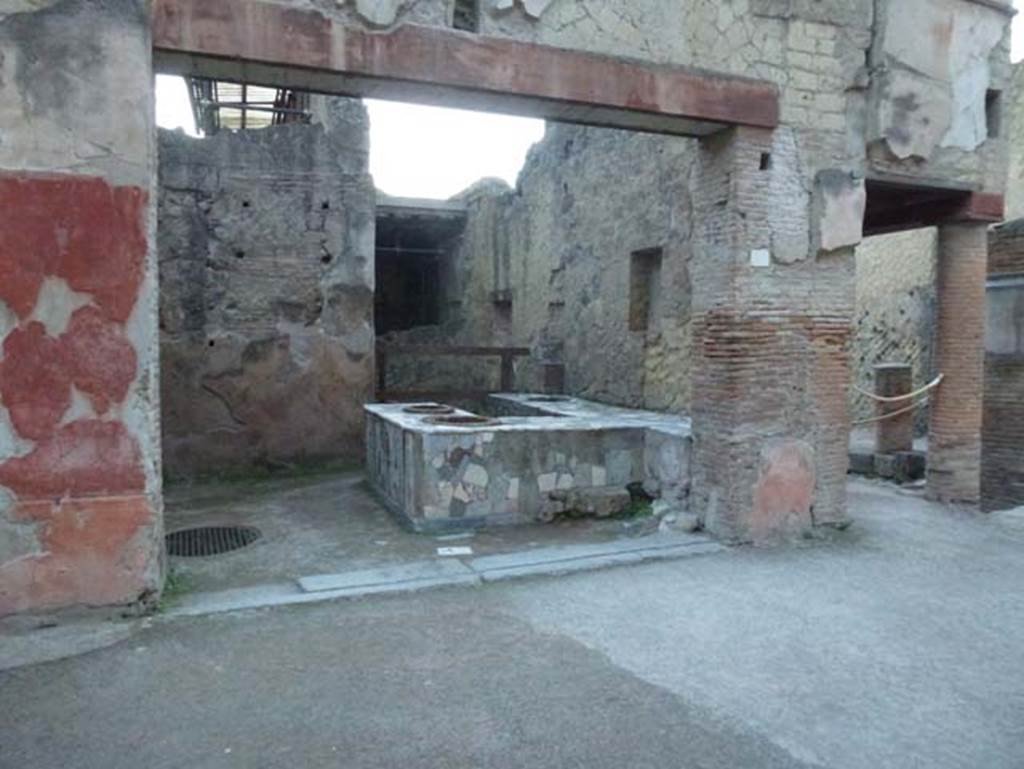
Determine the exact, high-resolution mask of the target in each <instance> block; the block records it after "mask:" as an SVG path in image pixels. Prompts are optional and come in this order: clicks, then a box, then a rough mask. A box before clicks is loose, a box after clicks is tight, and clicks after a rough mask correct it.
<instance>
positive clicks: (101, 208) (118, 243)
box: [0, 174, 148, 323]
mask: <svg viewBox="0 0 1024 769" xmlns="http://www.w3.org/2000/svg"><path fill="white" fill-rule="evenodd" d="M147 197H148V196H147V193H146V192H145V191H144V190H142V189H140V188H138V187H115V186H112V185H110V184H108V183H107V182H105V181H104V180H103V179H98V178H94V177H88V176H38V175H30V174H15V175H6V176H0V211H2V212H3V216H0V300H3V301H4V302H6V303H7V305H8V306H9V307H10V308H11V309H12V310H13V311H14V313H15V314H16V315H17V316H18V317H19V318H22V319H24V318H26V317H27V316H29V315H30V314H31V313H32V310H33V308H35V306H36V299H37V298H38V296H39V289H40V288H41V287H42V284H43V279H44V278H45V277H46V276H47V275H54V276H57V277H61V278H64V279H65V280H66V281H67V282H68V285H69V286H71V288H73V289H74V290H75V291H80V292H82V293H86V294H91V295H92V297H93V302H94V303H95V304H96V306H97V307H99V308H100V309H101V310H102V311H103V313H104V315H105V316H106V317H108V318H109V319H111V320H114V321H118V322H121V323H123V322H124V321H125V320H127V319H128V316H129V315H130V314H131V311H132V308H133V307H134V306H135V301H136V299H137V298H138V291H139V285H140V284H141V282H142V277H143V274H144V270H145V261H146V249H147V246H146V229H145V212H146V206H147Z"/></svg>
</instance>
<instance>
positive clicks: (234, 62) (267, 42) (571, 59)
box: [153, 0, 779, 136]
mask: <svg viewBox="0 0 1024 769" xmlns="http://www.w3.org/2000/svg"><path fill="white" fill-rule="evenodd" d="M153 47H154V52H155V56H154V58H155V63H156V66H157V68H158V70H163V71H168V70H169V71H176V72H180V73H181V74H189V75H202V76H206V77H218V78H222V79H234V80H239V81H245V82H250V83H259V84H262V85H271V86H276V87H290V88H306V89H308V90H321V91H325V92H328V93H344V94H347V95H357V96H363V95H372V96H379V97H384V98H402V99H408V100H413V101H425V102H432V103H445V104H452V105H454V106H476V107H477V108H480V109H491V110H494V111H499V112H509V113H514V114H528V115H535V116H538V117H545V118H549V119H555V120H568V121H575V122H580V123H588V124H595V125H608V126H614V127H620V128H629V129H636V130H649V131H658V132H664V133H678V134H683V135H696V136H700V135H706V134H709V133H713V132H715V131H718V130H721V129H722V128H724V127H728V126H733V125H746V126H756V127H762V128H774V127H775V126H777V125H778V122H779V103H778V102H779V99H778V89H777V88H776V86H775V85H774V84H771V83H767V82H763V81H757V80H751V79H747V78H740V77H734V76H731V75H723V74H714V73H708V72H703V71H696V70H690V69H683V68H677V67H669V66H659V65H654V64H649V63H644V62H639V61H633V60H629V59H624V58H615V57H610V56H601V55H598V54H593V53H587V52H583V51H576V50H569V49H563V48H555V47H552V46H546V45H537V44H533V43H523V42H518V41H515V40H509V39H504V38H497V37H484V36H480V35H475V34H472V33H467V32H461V31H458V30H451V29H441V28H436V27H423V26H416V25H404V26H400V27H398V28H396V29H394V30H391V31H387V32H371V31H367V30H365V29H361V28H356V27H351V26H346V25H345V24H344V23H343V22H342V21H340V20H339V19H334V18H332V17H330V16H326V15H324V14H323V13H320V12H319V11H316V10H313V9H305V8H290V7H286V6H282V5H278V4H275V3H272V2H265V1H263V0H155V1H154V4H153Z"/></svg>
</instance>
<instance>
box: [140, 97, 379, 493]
mask: <svg viewBox="0 0 1024 769" xmlns="http://www.w3.org/2000/svg"><path fill="white" fill-rule="evenodd" d="M329 104H330V108H329V110H328V109H326V107H325V112H324V115H323V118H322V121H321V122H319V123H314V124H313V125H282V126H272V127H269V128H266V129H262V130H258V131H242V132H238V133H230V132H222V133H219V134H217V135H215V136H213V137H210V138H204V139H193V138H189V137H187V136H185V135H183V134H180V133H171V132H167V131H161V132H160V137H159V160H160V195H159V217H158V219H159V221H158V238H157V239H158V245H159V254H160V280H161V292H160V341H161V383H162V396H163V398H162V414H161V416H162V425H163V450H164V464H165V471H166V474H167V475H168V476H169V477H175V476H188V475H192V474H195V473H197V472H207V471H216V470H218V469H228V468H230V469H242V468H245V467H246V466H255V465H264V466H267V465H270V466H273V465H277V464H290V463H297V462H306V461H317V460H322V459H338V458H341V459H346V460H350V461H353V462H359V461H361V458H362V444H363V422H362V406H363V404H364V403H365V402H367V401H368V400H370V399H371V398H372V394H373V339H374V334H373V262H374V260H373V243H374V236H373V230H374V210H375V193H374V189H373V185H372V182H371V180H370V177H369V176H368V173H367V119H366V114H365V111H364V109H363V107H362V105H361V104H360V103H359V102H356V101H348V100H331V101H330V102H329Z"/></svg>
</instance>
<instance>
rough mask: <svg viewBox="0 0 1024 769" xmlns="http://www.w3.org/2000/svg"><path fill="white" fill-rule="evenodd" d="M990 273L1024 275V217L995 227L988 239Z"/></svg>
mask: <svg viewBox="0 0 1024 769" xmlns="http://www.w3.org/2000/svg"><path fill="white" fill-rule="evenodd" d="M988 274H989V275H1024V219H1015V220H1014V221H1012V222H1007V223H1006V224H1002V225H1000V226H998V227H994V228H993V229H992V231H991V233H990V235H989V239H988Z"/></svg>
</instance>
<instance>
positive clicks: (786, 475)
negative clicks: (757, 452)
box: [750, 441, 815, 540]
mask: <svg viewBox="0 0 1024 769" xmlns="http://www.w3.org/2000/svg"><path fill="white" fill-rule="evenodd" d="M814 485H815V471H814V459H813V449H811V447H810V446H809V445H807V444H805V443H802V442H798V441H787V442H785V443H781V444H778V445H776V446H773V447H772V448H770V449H768V450H767V451H766V452H765V455H764V458H763V460H762V462H761V474H760V477H759V478H758V482H757V486H756V488H755V489H754V512H753V515H752V516H751V521H750V528H751V534H752V535H753V536H754V539H755V540H759V539H764V538H767V537H769V536H771V535H773V534H777V533H781V532H784V531H785V530H786V529H787V528H791V526H790V525H789V524H791V523H796V524H798V525H806V524H809V523H810V522H811V505H812V504H813V503H814Z"/></svg>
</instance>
